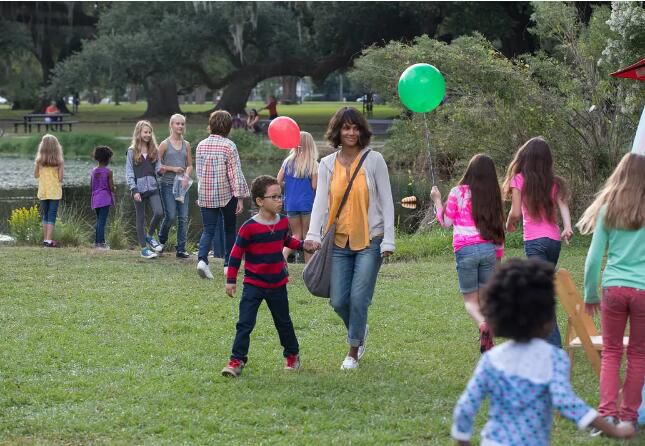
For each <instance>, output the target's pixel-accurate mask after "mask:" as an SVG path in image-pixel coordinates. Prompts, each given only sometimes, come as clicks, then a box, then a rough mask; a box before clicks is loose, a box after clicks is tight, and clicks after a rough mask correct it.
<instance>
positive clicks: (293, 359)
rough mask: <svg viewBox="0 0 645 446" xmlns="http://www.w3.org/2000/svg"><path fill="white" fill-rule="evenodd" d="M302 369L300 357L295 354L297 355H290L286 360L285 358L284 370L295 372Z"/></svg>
mask: <svg viewBox="0 0 645 446" xmlns="http://www.w3.org/2000/svg"><path fill="white" fill-rule="evenodd" d="M299 368H300V355H299V354H295V355H289V356H287V357H286V358H284V369H285V370H291V371H295V370H298V369H299Z"/></svg>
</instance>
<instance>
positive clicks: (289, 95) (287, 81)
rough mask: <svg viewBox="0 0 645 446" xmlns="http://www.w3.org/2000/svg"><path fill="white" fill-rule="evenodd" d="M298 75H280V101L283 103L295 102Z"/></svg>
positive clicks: (296, 100) (296, 99) (296, 98)
mask: <svg viewBox="0 0 645 446" xmlns="http://www.w3.org/2000/svg"><path fill="white" fill-rule="evenodd" d="M298 79H299V78H298V76H282V98H281V99H282V103H283V104H297V103H298V94H297V92H296V87H297V86H298Z"/></svg>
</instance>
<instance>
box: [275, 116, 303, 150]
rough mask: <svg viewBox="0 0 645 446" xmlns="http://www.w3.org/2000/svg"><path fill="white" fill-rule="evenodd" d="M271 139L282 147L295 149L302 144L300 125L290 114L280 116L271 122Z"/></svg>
mask: <svg viewBox="0 0 645 446" xmlns="http://www.w3.org/2000/svg"><path fill="white" fill-rule="evenodd" d="M269 139H270V140H271V142H272V143H273V144H274V145H276V146H278V147H279V148H280V149H285V150H286V149H294V148H296V147H298V146H299V145H300V127H298V124H297V123H296V121H294V120H293V119H291V118H289V117H288V116H279V117H277V118H275V119H274V120H273V121H271V124H269Z"/></svg>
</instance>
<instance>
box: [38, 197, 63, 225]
mask: <svg viewBox="0 0 645 446" xmlns="http://www.w3.org/2000/svg"><path fill="white" fill-rule="evenodd" d="M59 203H60V200H40V216H41V219H42V222H43V224H44V225H54V224H56V214H57V213H58V204H59Z"/></svg>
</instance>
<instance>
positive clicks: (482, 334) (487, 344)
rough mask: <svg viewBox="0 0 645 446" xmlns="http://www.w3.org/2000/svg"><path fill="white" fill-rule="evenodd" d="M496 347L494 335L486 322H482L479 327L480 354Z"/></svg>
mask: <svg viewBox="0 0 645 446" xmlns="http://www.w3.org/2000/svg"><path fill="white" fill-rule="evenodd" d="M494 346H495V342H494V341H493V334H492V333H491V331H490V328H488V324H487V323H486V322H482V323H481V325H480V326H479V352H480V353H485V352H487V351H488V350H490V349H491V348H493V347H494Z"/></svg>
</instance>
